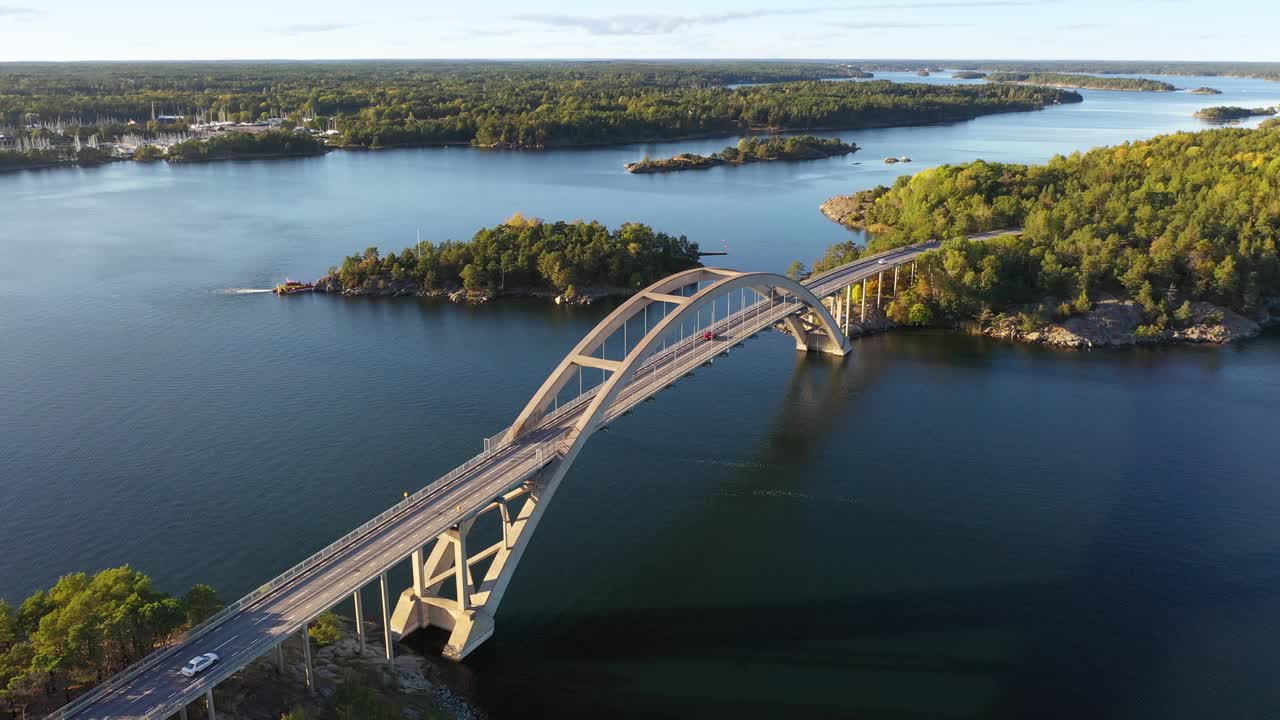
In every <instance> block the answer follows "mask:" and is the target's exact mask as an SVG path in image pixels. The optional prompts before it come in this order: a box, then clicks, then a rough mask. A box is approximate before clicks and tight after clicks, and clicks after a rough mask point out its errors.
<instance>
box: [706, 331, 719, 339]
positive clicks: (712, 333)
mask: <svg viewBox="0 0 1280 720" xmlns="http://www.w3.org/2000/svg"><path fill="white" fill-rule="evenodd" d="M718 337H720V335H719V334H717V333H716V332H715V331H714V330H708V331H706V332H704V333H702V339H703V340H715V339H716V338H718Z"/></svg>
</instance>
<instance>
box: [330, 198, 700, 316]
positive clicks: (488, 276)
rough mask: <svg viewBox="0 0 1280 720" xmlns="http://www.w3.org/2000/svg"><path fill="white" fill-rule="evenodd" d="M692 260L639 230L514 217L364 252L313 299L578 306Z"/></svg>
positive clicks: (692, 254)
mask: <svg viewBox="0 0 1280 720" xmlns="http://www.w3.org/2000/svg"><path fill="white" fill-rule="evenodd" d="M698 257H699V256H698V245H697V243H692V242H689V240H688V239H687V238H685V237H684V236H679V237H676V236H673V235H667V234H666V233H660V232H656V231H655V230H653V228H651V227H649V226H648V225H642V224H640V223H626V224H624V225H622V226H620V227H618V228H616V229H614V230H610V229H609V228H607V227H605V226H604V225H603V224H601V223H599V222H590V223H588V222H583V221H576V222H554V223H549V222H543V221H542V220H539V219H536V218H525V217H523V216H521V215H519V214H516V215H513V216H512V217H511V218H510V219H508V220H507V221H506V222H504V223H502V224H501V225H497V226H495V227H491V228H484V229H482V230H480V231H478V232H477V233H476V234H475V235H474V236H473V237H472V238H471V240H470V241H467V242H456V241H446V242H443V243H440V244H435V243H430V242H424V243H421V244H420V245H417V246H415V247H410V248H406V249H405V250H404V251H403V252H401V253H400V254H396V253H394V252H391V253H387V254H385V255H383V254H381V253H380V251H379V250H378V248H376V247H371V248H368V249H366V250H365V251H364V252H363V253H357V254H355V255H351V256H349V257H347V258H346V259H345V260H343V262H342V265H341V266H338V267H333V268H330V269H329V273H328V274H327V275H325V277H323V278H321V279H320V280H318V281H316V291H317V292H328V293H340V294H343V295H383V296H404V295H418V296H424V297H444V296H447V297H449V299H451V300H454V301H455V302H484V301H487V300H489V299H492V298H494V297H498V296H502V295H525V296H527V295H533V296H541V297H548V298H552V297H554V298H556V302H570V303H579V302H590V301H591V300H592V299H594V298H598V297H601V296H605V295H629V294H631V293H633V292H635V291H636V290H639V289H641V288H643V287H645V286H646V285H649V284H651V283H653V282H654V281H655V280H658V279H660V278H663V277H666V276H667V275H671V274H672V273H676V272H680V271H682V270H688V269H690V268H693V267H698V266H699V265H701V263H700V262H699V260H698Z"/></svg>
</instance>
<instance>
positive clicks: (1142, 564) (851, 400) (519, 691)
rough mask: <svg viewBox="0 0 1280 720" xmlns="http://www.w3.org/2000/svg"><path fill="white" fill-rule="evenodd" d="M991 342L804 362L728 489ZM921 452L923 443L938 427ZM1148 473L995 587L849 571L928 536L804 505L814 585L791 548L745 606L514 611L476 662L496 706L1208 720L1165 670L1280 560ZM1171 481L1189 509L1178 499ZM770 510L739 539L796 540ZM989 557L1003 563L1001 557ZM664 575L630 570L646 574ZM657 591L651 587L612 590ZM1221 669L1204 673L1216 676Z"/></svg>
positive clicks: (710, 713)
mask: <svg viewBox="0 0 1280 720" xmlns="http://www.w3.org/2000/svg"><path fill="white" fill-rule="evenodd" d="M986 342H989V341H985V340H981V339H973V341H972V343H970V342H968V341H965V342H960V343H945V344H944V343H936V342H932V341H930V338H927V337H912V336H911V335H903V336H884V337H882V338H876V339H872V340H870V341H863V342H862V343H859V348H858V349H856V350H855V353H854V355H853V357H852V358H850V359H849V360H847V361H845V362H832V361H831V359H829V358H810V357H804V356H801V357H799V358H798V359H797V361H796V365H795V368H794V369H793V371H792V373H791V376H790V378H789V382H788V387H787V389H786V394H785V402H784V403H783V404H782V406H781V409H780V412H779V413H778V415H777V416H776V418H775V419H774V421H773V422H772V424H771V429H770V430H769V431H768V432H767V433H765V435H764V437H763V438H762V439H761V441H760V445H759V447H758V449H757V453H756V457H755V458H754V459H755V460H756V462H752V463H749V464H748V465H747V467H746V468H745V469H742V468H739V469H736V470H734V471H731V472H727V475H728V476H729V477H727V479H726V481H725V482H726V484H727V486H728V487H729V489H731V490H732V491H733V492H734V493H736V494H738V495H741V496H745V497H749V496H751V495H752V494H753V493H755V492H757V491H761V492H768V491H770V490H771V489H774V488H777V487H778V486H779V482H780V478H779V477H778V476H777V475H776V473H775V472H774V471H773V470H772V468H776V467H792V468H794V467H809V466H810V462H811V461H816V460H818V459H820V458H821V456H822V454H823V453H824V452H825V451H826V450H825V448H828V447H830V443H831V442H833V441H836V440H833V438H832V436H831V435H832V433H848V432H850V429H849V425H848V424H847V423H842V422H841V419H842V418H844V417H845V416H847V415H850V414H853V413H857V412H859V411H860V410H865V409H866V403H870V402H874V401H875V400H874V396H873V393H874V392H875V388H876V387H877V385H878V383H879V382H880V381H882V380H884V379H885V378H886V377H887V375H886V374H887V373H891V372H893V371H894V368H893V366H894V365H895V364H899V365H900V364H902V363H904V362H906V363H914V364H916V365H918V366H919V367H918V368H917V370H919V371H921V372H925V373H928V372H930V370H931V366H932V365H934V364H935V363H939V364H950V365H954V364H956V363H959V364H961V365H966V366H971V367H981V366H984V365H988V364H990V363H991V362H992V360H991V353H988V352H984V351H982V350H981V348H980V347H977V345H981V344H982V343H986ZM940 346H941V347H940ZM1015 352H1020V350H1015ZM1116 361H1118V362H1124V363H1127V364H1128V363H1134V362H1137V363H1138V364H1143V363H1147V362H1151V359H1150V358H1146V359H1137V360H1135V359H1133V358H1126V359H1117V360H1116ZM839 437H844V436H843V435H840V436H839ZM1131 442H1132V443H1134V447H1135V450H1134V452H1135V454H1140V453H1142V452H1144V450H1143V448H1145V447H1146V446H1147V445H1148V444H1150V443H1152V442H1157V441H1155V440H1154V439H1153V438H1150V437H1138V436H1135V437H1134V438H1132V440H1131ZM924 444H925V449H926V450H927V446H928V441H927V439H926V441H925V443H924ZM1141 466H1142V464H1141V463H1140V462H1136V463H1132V464H1126V465H1125V467H1124V468H1122V469H1121V470H1119V471H1118V472H1115V473H1112V475H1114V477H1115V478H1116V480H1115V482H1114V484H1113V486H1112V487H1111V488H1110V490H1111V493H1110V494H1109V496H1108V503H1109V504H1108V506H1107V507H1106V508H1105V509H1103V510H1102V511H1101V512H1100V514H1099V515H1097V520H1098V522H1097V524H1096V525H1094V526H1092V527H1091V528H1090V531H1089V533H1088V535H1087V537H1084V538H1083V539H1082V541H1081V543H1080V544H1079V546H1077V547H1074V548H1073V550H1075V552H1074V553H1073V554H1072V555H1071V557H1070V559H1069V561H1068V563H1067V565H1066V566H1065V568H1064V567H1063V566H1062V564H1061V563H1060V562H1059V563H1058V564H1057V565H1053V562H1054V561H1053V560H1050V559H1046V563H1048V564H1049V566H1050V569H1049V570H1048V571H1046V572H1045V573H1043V576H1042V577H1034V578H1032V579H1026V578H1013V575H1009V576H1008V577H1009V578H1012V579H1006V580H1000V579H999V577H1000V576H999V573H998V572H997V574H996V576H995V578H994V579H992V578H987V579H983V580H979V581H975V582H973V583H969V584H965V585H963V586H960V585H961V584H962V582H963V581H957V580H954V579H952V580H950V581H947V580H945V579H944V580H943V581H942V582H941V583H936V582H935V583H932V585H931V586H930V587H928V588H927V589H906V590H897V589H894V590H884V591H880V592H878V591H876V590H875V588H874V583H875V579H874V575H872V576H870V577H869V578H868V581H867V582H868V583H869V584H870V585H868V584H864V583H861V582H859V581H858V578H856V577H850V574H851V573H858V572H859V567H858V566H857V565H858V564H859V563H860V562H861V560H860V558H866V557H868V556H882V557H880V558H878V560H879V561H880V562H882V563H887V564H896V563H898V562H899V555H898V554H897V553H896V552H895V550H896V546H897V544H899V543H913V542H914V543H917V544H918V543H919V542H921V541H920V540H917V539H912V538H909V537H905V536H894V537H880V538H878V539H876V542H875V543H873V544H870V545H866V546H851V545H848V544H846V545H844V546H834V547H833V546H828V545H824V544H821V543H814V544H807V543H806V534H805V533H804V532H803V530H804V526H803V523H805V522H812V518H811V517H809V518H806V517H805V516H803V515H802V514H801V513H800V511H795V512H796V518H795V520H796V522H797V524H798V527H799V529H800V530H801V532H799V533H796V534H794V537H795V538H796V539H797V542H796V545H795V547H792V548H791V549H790V552H791V553H793V554H794V556H796V557H798V558H802V559H800V560H798V562H801V563H802V564H803V566H804V568H805V569H813V568H818V569H819V570H818V572H816V574H815V575H814V576H812V577H811V578H810V583H811V585H810V586H807V587H797V588H796V591H795V592H787V591H786V590H785V589H782V590H780V589H779V588H778V587H777V585H778V584H780V583H782V584H786V583H788V582H790V581H791V579H792V578H793V577H794V573H792V572H791V571H790V570H789V569H788V568H786V567H785V565H786V564H787V563H788V562H789V556H787V555H783V556H781V557H769V558H765V559H763V560H762V561H760V562H759V563H758V565H757V566H756V567H754V568H753V569H752V570H751V574H752V576H753V577H755V578H758V583H759V585H758V587H757V589H755V590H752V589H751V588H750V587H747V588H743V594H742V596H741V597H740V599H739V598H734V601H733V602H732V603H726V602H723V598H720V600H721V601H719V602H707V603H700V602H699V601H698V600H697V597H698V595H697V594H696V593H692V594H687V593H684V592H682V590H681V587H680V586H679V584H678V583H676V584H673V585H672V586H669V587H664V590H665V592H667V593H669V594H670V595H671V601H670V602H669V603H663V604H661V605H652V604H646V603H644V602H639V603H635V604H634V605H628V604H627V603H626V602H625V601H624V602H622V603H619V605H620V606H619V607H618V608H617V609H610V608H607V607H599V606H593V607H590V608H589V609H585V610H584V609H578V608H573V609H569V610H566V611H565V614H564V615H563V616H561V617H560V618H558V619H557V622H556V626H555V627H554V628H553V629H547V628H544V627H540V626H539V625H538V623H539V622H540V618H536V617H529V616H521V615H519V614H515V615H512V616H507V615H501V614H500V616H499V621H498V631H497V633H496V634H495V636H494V638H493V639H491V640H490V641H489V643H487V644H486V646H484V647H482V648H481V649H480V650H479V651H478V652H477V653H476V654H475V655H473V656H472V658H471V659H470V660H469V661H468V662H467V663H466V666H464V667H470V668H474V669H475V670H476V676H475V678H474V682H475V683H476V685H477V687H478V690H479V693H478V694H479V695H480V696H481V698H482V700H483V703H484V705H485V706H486V708H487V709H489V710H490V711H492V712H493V714H494V716H495V717H497V718H504V717H517V716H535V717H543V716H548V717H601V716H608V717H672V718H675V717H680V718H684V717H739V718H774V717H784V716H802V717H815V718H825V717H832V718H889V719H902V720H907V719H914V718H926V717H929V718H936V717H947V718H1000V719H1003V718H1009V719H1011V720H1012V719H1015V718H1016V719H1018V720H1021V719H1023V718H1081V717H1089V718H1125V719H1126V720H1127V719H1129V718H1156V717H1159V718H1172V717H1203V713H1201V712H1198V711H1196V710H1191V709H1180V708H1178V707H1176V706H1174V707H1172V708H1170V707H1169V705H1170V701H1169V698H1168V696H1169V693H1170V690H1171V688H1170V687H1168V683H1169V676H1168V675H1167V674H1164V673H1165V672H1166V671H1167V668H1168V665H1169V664H1170V662H1171V661H1174V660H1176V659H1177V657H1176V653H1178V652H1179V649H1178V648H1176V647H1175V644H1176V643H1177V641H1178V639H1179V638H1180V637H1184V636H1185V635H1186V634H1187V633H1189V632H1191V628H1190V627H1189V626H1190V625H1191V623H1192V621H1193V618H1194V617H1195V616H1197V614H1201V613H1204V612H1206V611H1211V610H1214V609H1219V608H1222V607H1229V606H1238V605H1254V604H1257V605H1266V604H1270V603H1274V602H1276V601H1277V599H1278V598H1280V567H1277V563H1276V561H1275V559H1274V558H1268V557H1265V556H1263V557H1258V556H1247V555H1243V554H1242V553H1240V552H1238V551H1236V550H1233V549H1232V548H1231V547H1229V546H1227V541H1226V540H1225V539H1224V538H1223V534H1222V533H1221V530H1220V528H1218V527H1216V526H1215V524H1214V523H1213V520H1214V517H1213V515H1212V514H1211V513H1195V512H1192V513H1188V512H1186V508H1187V507H1188V506H1190V507H1216V506H1219V505H1221V504H1223V502H1224V500H1223V497H1222V494H1221V490H1220V487H1219V486H1218V484H1217V483H1215V482H1205V483H1199V484H1196V485H1195V486H1194V487H1179V488H1174V489H1172V490H1171V489H1170V488H1169V487H1168V486H1167V484H1166V483H1165V482H1164V480H1165V479H1164V478H1162V477H1160V476H1159V474H1158V473H1153V472H1142V471H1140V470H1139V471H1135V470H1133V469H1132V467H1138V468H1140V467H1141ZM1109 477H1110V476H1109ZM781 482H783V483H784V484H785V483H786V482H787V479H785V478H784V479H782V480H781ZM927 491H928V487H925V486H922V487H921V488H920V492H927ZM1170 492H1176V493H1177V494H1178V495H1179V501H1178V502H1171V501H1169V497H1168V496H1169V493H1170ZM786 512H788V511H786V510H784V511H783V513H784V514H785V513H786ZM842 512H844V511H842ZM958 512H960V513H963V512H964V510H963V509H962V508H961V509H958ZM842 517H844V518H845V519H846V520H847V522H849V523H858V522H859V521H860V519H864V518H860V516H859V515H858V514H857V512H856V510H855V511H850V512H848V513H847V514H845V515H843V516H842ZM768 521H769V523H770V524H771V526H770V527H756V528H745V529H738V530H737V532H740V533H742V537H741V538H740V539H739V541H738V543H737V544H738V545H739V546H740V547H743V548H744V550H743V552H751V551H752V549H754V548H755V547H758V546H761V545H762V544H764V543H766V542H769V541H768V540H765V539H762V538H764V537H765V536H770V535H774V534H782V535H785V534H787V532H786V530H787V529H786V528H779V527H778V525H779V524H785V523H786V522H787V520H786V519H785V518H783V520H782V521H781V523H780V521H779V517H777V516H776V512H775V514H774V516H772V517H769V518H768ZM707 522H708V519H707V518H706V517H705V515H699V514H693V515H691V516H689V517H686V518H685V520H684V526H683V527H681V526H680V525H675V526H667V527H665V528H664V530H663V537H662V539H661V546H660V547H655V548H651V550H652V552H653V553H655V554H657V555H659V556H662V555H668V556H672V557H676V558H679V559H678V560H676V562H678V563H692V564H695V565H696V564H697V563H699V562H708V563H717V564H719V563H721V562H722V561H723V558H718V557H716V556H715V555H714V554H713V553H710V552H708V553H707V557H706V558H705V559H701V560H700V557H701V555H702V553H700V552H699V551H697V550H695V551H693V552H688V551H687V550H683V551H682V548H684V547H686V546H688V545H693V544H696V543H699V542H705V540H706V537H707V532H708V529H707V528H706V527H705V526H704V525H705V523H707ZM1153 528H1164V529H1165V530H1164V531H1153ZM1170 528H1172V529H1173V530H1174V531H1173V532H1170V531H1168V529H1170ZM960 531H961V532H962V531H963V529H961V530H960ZM904 532H910V528H904ZM931 537H935V539H936V536H931ZM1009 542H1017V539H1016V538H1013V539H1010V541H1009ZM1021 552H1022V554H1023V555H1024V556H1026V555H1028V554H1032V555H1034V553H1035V552H1036V550H1034V549H1025V550H1022V551H1021ZM909 555H910V553H908V554H905V555H902V556H901V557H902V558H904V560H903V562H906V563H910V562H912V559H908V556H909ZM926 556H929V555H927V554H926ZM931 557H933V558H934V559H935V561H937V559H938V558H945V557H946V553H945V551H944V549H942V548H938V549H936V550H935V551H934V553H933V554H932V556H931ZM1183 558H1185V561H1182V559H1183ZM855 559H858V562H855ZM989 561H990V563H991V564H993V565H997V564H999V563H1000V562H1001V561H1002V558H1001V557H999V556H993V557H991V558H990V559H989ZM778 563H782V565H781V566H780V565H779V564H778ZM917 563H918V561H917ZM703 570H704V571H705V572H717V571H718V570H717V569H714V568H713V567H712V566H706V567H704V568H703ZM939 570H941V568H938V567H936V566H935V567H930V566H928V565H920V564H917V565H915V566H908V567H906V572H909V573H914V574H916V575H918V576H919V577H920V578H924V579H925V580H928V579H929V578H930V577H931V576H934V575H937V576H939V577H943V578H945V577H946V576H947V573H946V572H941V573H940V572H939ZM692 572H695V573H696V572H698V570H697V569H696V568H695V569H694V570H692ZM675 576H676V577H679V576H680V575H679V574H678V573H676V574H675ZM650 579H651V578H650V577H649V576H647V575H646V576H637V577H636V578H635V579H634V582H636V583H644V582H647V581H648V580H650ZM832 580H840V582H830V581H832ZM752 582H755V581H754V580H753V581H752ZM908 584H909V585H912V584H914V585H920V584H922V583H908ZM923 584H924V585H930V583H929V582H925V583H923ZM653 594H654V593H653V592H644V588H643V587H642V586H640V585H637V586H636V587H634V588H631V590H630V591H629V592H628V591H627V590H626V589H625V588H624V589H623V592H622V593H620V595H622V596H624V597H625V596H628V595H631V596H632V597H637V598H642V597H653ZM530 638H536V642H530V641H529V639H530ZM1183 652H1185V650H1183ZM1214 680H1215V679H1214V678H1204V681H1205V682H1206V684H1207V685H1209V686H1211V685H1212V684H1213V683H1214ZM1205 697H1209V698H1212V697H1213V693H1212V691H1209V690H1206V694H1202V696H1201V697H1199V698H1197V700H1198V701H1199V702H1200V703H1201V704H1202V705H1203V703H1204V702H1206V701H1205V700H1204V698H1205ZM1214 703H1215V704H1214V705H1212V707H1216V708H1217V709H1220V710H1222V711H1223V714H1224V716H1233V717H1240V716H1258V717H1261V716H1264V715H1265V714H1266V713H1265V710H1266V709H1267V708H1268V707H1270V708H1275V707H1280V690H1274V691H1271V695H1270V697H1248V698H1230V699H1228V698H1221V705H1216V701H1214ZM1232 703H1235V706H1233V705H1232ZM1157 707H1159V708H1160V709H1156V708H1157ZM1200 709H1201V710H1203V709H1204V708H1203V707H1202V708H1200ZM1259 713H1261V714H1259Z"/></svg>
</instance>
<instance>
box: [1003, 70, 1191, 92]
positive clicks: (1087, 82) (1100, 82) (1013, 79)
mask: <svg viewBox="0 0 1280 720" xmlns="http://www.w3.org/2000/svg"><path fill="white" fill-rule="evenodd" d="M987 80H990V81H991V82H997V83H1031V84H1033V85H1049V86H1054V87H1070V88H1087V89H1090V90H1137V91H1140V92H1173V91H1174V90H1177V88H1176V87H1174V86H1173V85H1171V84H1169V83H1167V82H1162V81H1160V80H1147V79H1146V78H1126V77H1098V76H1096V75H1071V74H1067V73H1043V72H1041V73H1025V72H993V73H991V74H990V75H988V76H987Z"/></svg>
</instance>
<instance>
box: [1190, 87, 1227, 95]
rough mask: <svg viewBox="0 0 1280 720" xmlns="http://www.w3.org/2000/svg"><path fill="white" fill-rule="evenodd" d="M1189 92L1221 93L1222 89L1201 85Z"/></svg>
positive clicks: (1203, 93) (1197, 93) (1200, 93)
mask: <svg viewBox="0 0 1280 720" xmlns="http://www.w3.org/2000/svg"><path fill="white" fill-rule="evenodd" d="M1191 94H1192V95H1221V94H1222V91H1221V90H1219V89H1217V88H1211V87H1207V86H1204V85H1202V86H1200V87H1198V88H1196V89H1194V90H1192V91H1191Z"/></svg>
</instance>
